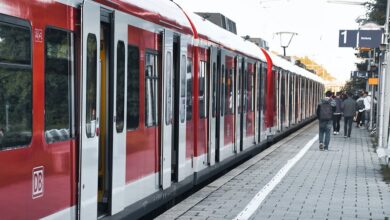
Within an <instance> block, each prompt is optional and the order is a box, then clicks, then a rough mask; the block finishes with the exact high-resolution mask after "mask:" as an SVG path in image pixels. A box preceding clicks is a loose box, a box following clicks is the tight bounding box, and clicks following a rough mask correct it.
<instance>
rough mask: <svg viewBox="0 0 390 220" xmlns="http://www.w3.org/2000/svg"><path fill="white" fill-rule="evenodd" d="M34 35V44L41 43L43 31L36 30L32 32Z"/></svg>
mask: <svg viewBox="0 0 390 220" xmlns="http://www.w3.org/2000/svg"><path fill="white" fill-rule="evenodd" d="M34 32H35V33H34V35H35V42H42V41H43V31H42V29H38V28H36V29H35V30H34Z"/></svg>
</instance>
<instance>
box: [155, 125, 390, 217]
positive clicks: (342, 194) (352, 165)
mask: <svg viewBox="0 0 390 220" xmlns="http://www.w3.org/2000/svg"><path fill="white" fill-rule="evenodd" d="M317 132H318V124H317V123H312V124H310V125H308V126H307V127H305V128H304V129H301V130H300V131H298V132H296V133H294V134H292V135H290V136H289V137H287V138H285V139H284V140H282V141H280V142H279V143H276V144H275V145H273V146H271V147H270V148H268V149H266V150H265V151H263V152H262V153H260V154H259V155H257V156H255V157H253V158H252V159H250V160H248V161H247V162H245V163H243V164H241V165H240V166H238V167H237V168H235V169H233V170H232V171H230V172H229V173H227V174H226V175H224V177H222V178H219V179H218V180H216V181H214V182H213V183H211V184H210V185H209V186H206V187H205V188H203V189H201V190H199V191H198V192H197V193H195V194H194V195H192V196H190V197H189V198H187V199H186V200H184V202H183V204H182V203H181V204H178V205H177V206H175V207H173V208H171V209H170V210H168V211H167V212H165V213H163V214H162V215H161V216H159V217H158V218H157V219H232V218H234V217H235V216H237V214H239V213H240V212H241V211H242V210H243V209H244V208H245V206H246V205H247V204H248V202H249V201H250V200H251V199H252V198H253V196H254V195H255V194H256V193H257V192H258V191H259V190H260V189H261V188H263V187H264V186H265V185H266V184H267V183H268V182H269V181H270V180H271V179H272V177H274V175H275V174H276V173H277V172H278V171H279V170H280V168H281V167H283V166H284V165H285V164H286V162H287V161H288V160H289V159H291V158H292V157H294V156H295V155H296V154H297V153H298V152H299V151H300V150H301V149H302V147H303V146H305V144H306V143H307V142H308V141H309V140H310V139H312V138H313V137H314V136H315V135H316V134H317ZM331 138H332V139H331V144H330V150H329V151H319V149H318V142H317V143H315V144H314V145H313V146H312V147H311V148H310V149H309V151H307V153H306V154H305V155H304V157H303V158H302V159H301V160H300V161H299V162H298V163H296V164H295V166H294V167H293V168H292V169H291V170H290V171H289V172H288V173H287V175H286V176H285V177H284V178H283V180H282V181H281V182H280V183H279V184H278V185H277V186H276V187H275V188H274V189H273V190H272V191H271V193H270V194H269V195H268V196H267V197H266V199H265V200H264V201H263V202H262V204H261V205H260V207H259V208H258V210H257V211H256V212H255V213H254V214H253V215H252V216H251V219H385V218H387V217H390V212H389V211H390V209H389V207H390V186H389V184H388V183H386V182H385V181H384V180H383V175H382V174H381V165H380V163H379V159H378V158H377V155H376V153H375V150H374V149H373V147H371V140H370V137H369V136H368V132H367V131H365V130H360V129H355V128H354V129H353V131H352V138H343V137H342V136H341V135H337V136H333V135H332V137H331Z"/></svg>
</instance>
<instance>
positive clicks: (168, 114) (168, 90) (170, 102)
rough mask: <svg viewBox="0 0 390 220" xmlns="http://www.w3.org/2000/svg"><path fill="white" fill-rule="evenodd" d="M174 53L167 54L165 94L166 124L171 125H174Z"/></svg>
mask: <svg viewBox="0 0 390 220" xmlns="http://www.w3.org/2000/svg"><path fill="white" fill-rule="evenodd" d="M172 69H173V67H172V53H171V52H167V54H166V69H165V71H166V73H165V74H166V77H167V80H166V84H165V86H166V87H165V92H166V94H167V100H166V103H165V124H166V125H169V124H171V123H172V113H173V112H172V110H173V109H172V107H173V106H172V105H173V100H172V89H173V88H172V86H173V83H172V81H173V78H172V75H173V74H172Z"/></svg>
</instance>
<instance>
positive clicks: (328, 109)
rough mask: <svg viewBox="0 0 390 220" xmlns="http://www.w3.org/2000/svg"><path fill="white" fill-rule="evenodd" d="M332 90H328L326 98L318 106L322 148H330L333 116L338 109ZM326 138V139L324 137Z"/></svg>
mask: <svg viewBox="0 0 390 220" xmlns="http://www.w3.org/2000/svg"><path fill="white" fill-rule="evenodd" d="M331 97H332V92H331V91H327V92H326V93H325V98H324V99H322V100H321V101H320V104H318V106H317V117H318V120H319V121H320V123H319V125H320V126H319V127H320V133H319V142H320V150H328V147H329V142H330V130H331V129H332V124H333V123H332V122H333V121H332V117H333V113H334V112H335V110H336V102H335V101H334V100H333V99H332V98H331ZM324 138H325V139H324Z"/></svg>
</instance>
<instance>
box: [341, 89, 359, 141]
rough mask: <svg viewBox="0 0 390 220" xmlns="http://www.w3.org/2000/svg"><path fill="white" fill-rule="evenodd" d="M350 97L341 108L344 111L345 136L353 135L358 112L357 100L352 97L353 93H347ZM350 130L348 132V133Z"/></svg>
mask: <svg viewBox="0 0 390 220" xmlns="http://www.w3.org/2000/svg"><path fill="white" fill-rule="evenodd" d="M347 96H348V98H347V99H346V100H344V101H343V103H341V109H342V110H343V113H344V137H345V138H346V137H351V131H352V121H353V117H354V116H355V112H356V108H357V106H356V101H355V100H353V99H352V94H351V93H347ZM347 131H348V133H347Z"/></svg>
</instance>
